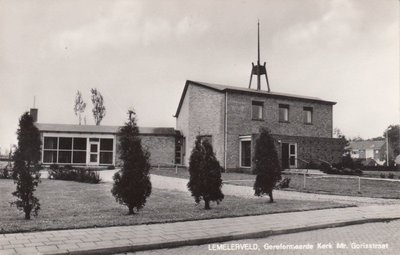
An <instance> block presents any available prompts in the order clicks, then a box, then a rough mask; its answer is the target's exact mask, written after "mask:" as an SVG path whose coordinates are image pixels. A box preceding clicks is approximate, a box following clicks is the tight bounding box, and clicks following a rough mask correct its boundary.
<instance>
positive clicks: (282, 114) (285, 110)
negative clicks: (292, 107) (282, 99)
mask: <svg viewBox="0 0 400 255" xmlns="http://www.w3.org/2000/svg"><path fill="white" fill-rule="evenodd" d="M279 121H280V122H288V121H289V105H287V104H280V105H279Z"/></svg>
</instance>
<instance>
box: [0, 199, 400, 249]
mask: <svg viewBox="0 0 400 255" xmlns="http://www.w3.org/2000/svg"><path fill="white" fill-rule="evenodd" d="M399 218H400V205H386V206H379V205H374V206H363V207H349V208H338V209H327V210H316V211H305V212H293V213H279V214H269V215H260V216H246V217H236V218H224V219H211V220H201V221H187V222H177V223H168V224H151V225H137V226H123V227H108V228H88V229H76V230H59V231H43V232H33V233H18V234H5V235H0V254H2V255H6V254H112V253H121V252H128V251H139V250H149V249H159V248H171V247H178V246H182V245H199V244H205V243H209V242H222V241H230V240H239V239H244V238H258V237H266V236H270V235H277V234H286V233H294V232H300V231H306V230H314V229H321V228H327V227H337V226H345V225H351V224H359V223H366V222H376V221H384V220H392V219H399Z"/></svg>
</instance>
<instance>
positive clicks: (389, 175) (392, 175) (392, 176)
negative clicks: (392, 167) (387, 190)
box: [379, 173, 400, 179]
mask: <svg viewBox="0 0 400 255" xmlns="http://www.w3.org/2000/svg"><path fill="white" fill-rule="evenodd" d="M379 176H380V177H381V178H386V174H384V173H381V174H380V175H379ZM387 178H389V179H394V174H393V173H388V175H387ZM399 179H400V176H399Z"/></svg>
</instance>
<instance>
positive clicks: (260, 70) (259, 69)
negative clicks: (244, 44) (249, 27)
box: [249, 21, 270, 92]
mask: <svg viewBox="0 0 400 255" xmlns="http://www.w3.org/2000/svg"><path fill="white" fill-rule="evenodd" d="M257 36H258V37H257V44H258V45H257V46H258V47H257V50H258V55H257V57H258V58H257V65H256V66H255V65H254V63H251V65H252V66H253V67H252V69H251V73H250V82H249V88H250V87H251V80H252V78H253V75H257V90H261V75H265V80H266V81H267V88H268V90H267V91H268V92H270V88H269V82H268V75H267V68H266V67H265V65H266V63H265V62H264V65H263V66H262V65H261V64H260V21H258V23H257Z"/></svg>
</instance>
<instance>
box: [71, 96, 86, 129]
mask: <svg viewBox="0 0 400 255" xmlns="http://www.w3.org/2000/svg"><path fill="white" fill-rule="evenodd" d="M85 109H86V103H85V102H84V101H83V98H82V93H81V92H80V91H79V90H78V91H77V92H76V96H75V104H74V112H75V115H76V116H78V118H79V125H81V122H82V113H83V112H85Z"/></svg>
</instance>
